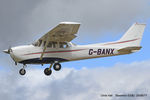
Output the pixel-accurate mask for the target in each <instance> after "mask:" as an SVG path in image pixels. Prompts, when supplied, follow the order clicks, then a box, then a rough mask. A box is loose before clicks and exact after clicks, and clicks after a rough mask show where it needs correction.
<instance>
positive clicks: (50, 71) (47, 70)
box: [44, 68, 52, 76]
mask: <svg viewBox="0 0 150 100" xmlns="http://www.w3.org/2000/svg"><path fill="white" fill-rule="evenodd" d="M44 74H45V75H47V76H49V75H51V74H52V70H51V69H49V68H45V70H44Z"/></svg>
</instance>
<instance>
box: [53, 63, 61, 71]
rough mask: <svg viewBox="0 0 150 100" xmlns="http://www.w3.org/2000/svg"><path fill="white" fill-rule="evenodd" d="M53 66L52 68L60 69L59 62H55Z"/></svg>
mask: <svg viewBox="0 0 150 100" xmlns="http://www.w3.org/2000/svg"><path fill="white" fill-rule="evenodd" d="M53 68H54V70H56V71H59V70H60V69H61V64H59V63H56V64H54V66H53Z"/></svg>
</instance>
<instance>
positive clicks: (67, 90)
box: [0, 0, 150, 100]
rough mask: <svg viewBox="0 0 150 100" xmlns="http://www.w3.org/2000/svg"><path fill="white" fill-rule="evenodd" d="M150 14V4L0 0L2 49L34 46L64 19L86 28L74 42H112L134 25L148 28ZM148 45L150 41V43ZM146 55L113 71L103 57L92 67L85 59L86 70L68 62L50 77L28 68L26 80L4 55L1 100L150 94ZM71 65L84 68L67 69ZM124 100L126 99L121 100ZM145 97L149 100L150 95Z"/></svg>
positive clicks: (136, 0)
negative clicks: (111, 94)
mask: <svg viewBox="0 0 150 100" xmlns="http://www.w3.org/2000/svg"><path fill="white" fill-rule="evenodd" d="M149 11H150V1H149V0H0V51H2V50H3V49H6V48H8V47H9V46H16V45H21V44H30V43H32V42H33V41H34V40H36V39H38V38H39V37H40V36H42V35H43V34H45V33H46V32H48V31H49V30H50V29H51V28H53V27H55V26H56V25H57V24H58V23H59V22H62V21H76V22H80V23H81V24H82V25H81V27H80V30H79V32H78V34H77V36H78V37H77V38H76V39H75V40H74V42H77V43H81V44H82V43H83V44H84V43H88V42H89V43H90V42H93V43H95V42H97V41H107V39H105V38H106V37H107V38H108V39H110V40H113V39H117V38H118V37H119V36H121V35H122V34H123V33H124V32H125V31H126V30H127V29H128V28H129V27H130V26H131V25H132V24H133V23H135V22H142V23H147V24H148V21H149V20H150V13H149ZM149 23H150V22H149ZM148 32H150V31H149V30H148V29H147V33H148ZM147 38H148V37H147ZM146 41H147V42H149V40H148V39H147V40H146ZM147 45H148V44H147ZM147 47H148V46H147ZM145 48H146V47H145ZM149 49H150V48H148V49H147V51H148V50H149ZM148 53H149V51H148V52H147V58H148V59H147V60H145V59H142V60H141V61H139V62H132V63H130V64H124V63H121V64H116V65H112V66H111V67H108V66H105V67H102V66H103V65H102V63H106V62H99V59H97V60H90V61H91V62H94V63H95V64H93V63H92V64H93V65H91V67H90V68H87V66H88V65H90V61H89V60H88V61H87V60H85V61H82V63H83V64H84V66H81V65H79V64H80V63H81V62H80V61H79V62H73V63H69V64H68V63H66V65H65V66H64V67H63V69H62V71H60V72H54V73H53V75H52V76H51V77H46V76H44V74H43V70H44V68H41V69H39V68H36V67H35V66H31V67H32V68H27V75H26V76H23V77H22V76H20V75H19V74H18V70H19V69H20V68H21V67H15V66H14V62H13V61H12V60H11V58H10V57H9V56H8V55H6V54H4V53H2V52H1V53H0V56H1V58H0V98H1V99H4V100H10V99H11V100H20V99H22V100H27V99H30V100H41V99H42V100H49V99H52V100H67V99H71V100H101V99H103V98H101V97H100V94H101V93H108V92H110V93H114V94H115V93H116V92H117V93H137V92H142V93H147V94H149V93H150V87H149V84H150V77H149V70H150V63H149V62H150V60H149V57H148ZM138 54H139V55H138ZM140 54H141V55H140ZM142 54H143V55H144V54H145V55H146V52H142V53H137V54H136V55H138V56H139V57H137V58H136V57H135V56H132V55H131V56H129V57H128V58H130V59H133V58H134V60H135V61H136V59H138V58H140V57H143V56H142ZM121 57H122V58H124V57H125V56H121ZM122 58H119V59H122ZM119 59H118V58H111V59H107V62H108V63H109V62H111V60H115V61H116V62H117V63H118V62H119ZM98 62H99V63H101V64H100V65H99V63H98ZM67 64H68V66H69V67H70V66H78V67H80V69H77V68H76V67H74V68H72V67H71V68H69V67H68V66H67ZM73 64H74V65H73ZM19 66H22V65H19ZM44 67H45V66H44ZM83 67H84V68H83ZM110 99H111V100H116V98H110ZM119 99H120V98H119ZM124 99H125V100H126V98H121V100H124ZM129 99H131V100H135V98H129ZM129 99H128V100H129ZM136 99H137V100H138V99H139V100H140V99H141V98H136ZM143 99H144V100H149V99H150V97H149V96H147V97H145V98H142V100H143Z"/></svg>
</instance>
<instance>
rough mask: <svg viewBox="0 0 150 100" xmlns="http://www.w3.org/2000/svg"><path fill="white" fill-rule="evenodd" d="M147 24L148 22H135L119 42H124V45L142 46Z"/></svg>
mask: <svg viewBox="0 0 150 100" xmlns="http://www.w3.org/2000/svg"><path fill="white" fill-rule="evenodd" d="M145 26H146V24H139V23H136V24H133V25H132V26H131V27H130V28H129V29H128V31H127V32H126V33H125V34H124V35H123V36H122V37H121V39H120V40H118V41H117V42H120V43H123V47H140V43H141V40H142V36H143V33H144V29H145ZM121 47H122V46H121Z"/></svg>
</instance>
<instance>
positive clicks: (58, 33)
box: [38, 22, 80, 60]
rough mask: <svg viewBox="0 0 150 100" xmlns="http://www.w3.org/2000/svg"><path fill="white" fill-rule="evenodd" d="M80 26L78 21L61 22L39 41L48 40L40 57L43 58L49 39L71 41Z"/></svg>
mask: <svg viewBox="0 0 150 100" xmlns="http://www.w3.org/2000/svg"><path fill="white" fill-rule="evenodd" d="M79 27H80V23H77V22H61V23H60V24H59V25H57V26H56V27H55V28H53V29H52V30H50V31H49V32H48V33H46V34H45V35H44V36H42V37H41V38H40V39H39V40H38V41H39V42H40V41H46V42H45V45H44V48H43V53H42V54H41V57H40V59H41V60H42V58H43V55H44V52H45V50H46V48H47V45H48V43H49V41H53V42H70V41H71V40H73V39H74V38H75V37H76V35H75V34H76V33H77V32H78V29H79Z"/></svg>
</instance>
